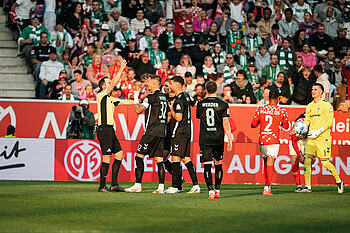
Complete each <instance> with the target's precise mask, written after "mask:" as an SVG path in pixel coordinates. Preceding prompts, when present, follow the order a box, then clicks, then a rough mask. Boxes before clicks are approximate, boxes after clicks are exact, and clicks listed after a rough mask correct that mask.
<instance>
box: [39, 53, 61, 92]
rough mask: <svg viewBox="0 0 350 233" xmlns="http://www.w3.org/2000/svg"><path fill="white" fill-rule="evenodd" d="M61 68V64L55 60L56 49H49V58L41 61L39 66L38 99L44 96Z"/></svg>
mask: <svg viewBox="0 0 350 233" xmlns="http://www.w3.org/2000/svg"><path fill="white" fill-rule="evenodd" d="M63 69H64V67H63V64H62V63H61V62H59V61H57V52H56V49H51V50H50V54H49V60H48V61H45V62H43V63H42V64H41V67H40V74H39V78H40V80H41V83H40V99H45V98H46V93H47V89H48V87H50V86H51V84H52V82H53V81H54V80H56V79H58V76H59V73H60V71H61V70H63Z"/></svg>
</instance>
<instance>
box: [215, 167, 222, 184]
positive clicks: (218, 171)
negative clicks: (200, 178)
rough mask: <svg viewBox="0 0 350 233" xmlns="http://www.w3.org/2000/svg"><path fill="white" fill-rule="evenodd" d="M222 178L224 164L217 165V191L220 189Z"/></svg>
mask: <svg viewBox="0 0 350 233" xmlns="http://www.w3.org/2000/svg"><path fill="white" fill-rule="evenodd" d="M222 176H223V172H222V164H215V189H220V185H221V181H222Z"/></svg>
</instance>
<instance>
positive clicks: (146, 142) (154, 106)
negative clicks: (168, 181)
mask: <svg viewBox="0 0 350 233" xmlns="http://www.w3.org/2000/svg"><path fill="white" fill-rule="evenodd" d="M160 82H161V78H160V77H159V76H158V75H150V76H149V80H148V86H147V88H148V90H150V92H151V94H149V95H147V97H146V98H145V99H144V100H143V102H142V104H140V103H139V100H138V98H137V97H138V96H139V93H138V92H137V91H136V92H135V94H134V96H135V99H134V103H135V110H136V114H141V113H142V112H145V129H146V130H145V131H146V132H145V134H144V135H143V136H142V138H141V140H140V143H139V146H138V148H137V153H136V157H135V160H136V169H135V176H136V182H135V184H134V185H133V186H132V187H130V188H127V189H125V191H126V192H130V193H140V192H142V188H141V181H142V176H143V172H144V162H143V158H144V157H145V155H149V156H150V157H151V158H154V160H155V162H156V164H157V167H158V179H159V186H158V189H157V190H156V191H154V192H153V193H164V180H165V170H164V162H163V150H164V137H165V126H166V123H167V116H168V112H169V109H168V103H167V100H166V96H165V94H164V93H163V92H161V91H160Z"/></svg>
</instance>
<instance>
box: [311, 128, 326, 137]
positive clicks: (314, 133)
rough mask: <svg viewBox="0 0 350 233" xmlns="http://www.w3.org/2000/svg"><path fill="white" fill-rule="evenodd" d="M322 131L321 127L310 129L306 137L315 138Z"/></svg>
mask: <svg viewBox="0 0 350 233" xmlns="http://www.w3.org/2000/svg"><path fill="white" fill-rule="evenodd" d="M323 132H324V129H323V128H320V129H317V130H312V131H310V132H309V133H308V135H307V136H308V138H310V139H316V138H317V137H318V136H320V135H321V134H322V133H323Z"/></svg>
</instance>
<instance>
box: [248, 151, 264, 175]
mask: <svg viewBox="0 0 350 233" xmlns="http://www.w3.org/2000/svg"><path fill="white" fill-rule="evenodd" d="M260 161H261V160H260V155H255V167H254V168H253V169H252V168H251V167H250V155H246V156H245V169H246V170H247V172H248V173H249V174H256V173H258V172H259V170H260Z"/></svg>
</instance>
